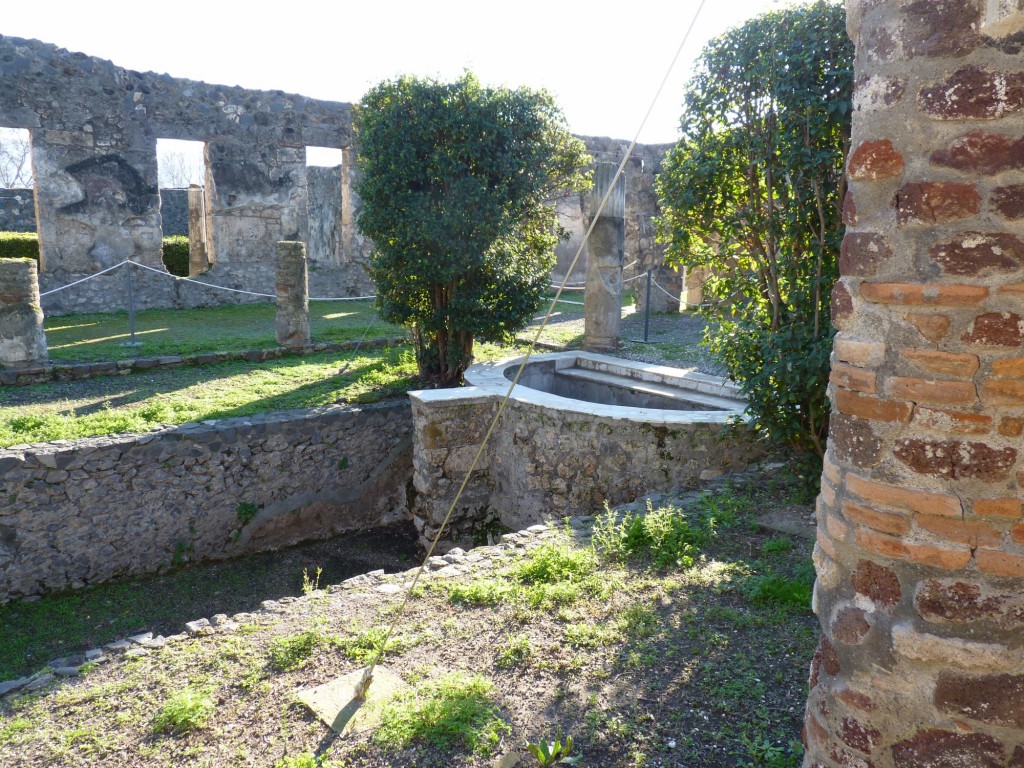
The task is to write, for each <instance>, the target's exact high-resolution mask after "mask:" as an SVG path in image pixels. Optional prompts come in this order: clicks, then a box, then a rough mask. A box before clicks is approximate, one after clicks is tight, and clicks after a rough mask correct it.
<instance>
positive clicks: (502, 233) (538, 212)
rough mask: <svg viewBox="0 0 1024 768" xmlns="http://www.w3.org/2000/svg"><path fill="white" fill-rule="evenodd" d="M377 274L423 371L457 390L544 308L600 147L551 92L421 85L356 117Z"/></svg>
mask: <svg viewBox="0 0 1024 768" xmlns="http://www.w3.org/2000/svg"><path fill="white" fill-rule="evenodd" d="M355 129H356V140H357V147H358V150H359V169H360V172H361V174H360V176H361V177H360V178H359V180H358V181H357V185H356V190H357V192H358V194H359V197H360V198H361V199H362V209H361V210H360V212H359V218H358V222H359V228H360V230H361V231H362V232H363V233H365V234H366V235H367V236H369V237H370V238H372V239H373V242H374V251H373V254H372V256H371V259H370V275H371V276H372V277H373V279H374V281H376V284H377V297H378V298H377V305H378V308H379V309H380V312H381V315H382V317H384V318H385V319H386V320H389V321H391V322H395V323H400V324H403V325H405V326H407V327H409V328H410V330H411V331H412V335H413V339H414V341H415V345H416V360H417V363H418V365H419V369H420V373H421V375H423V376H425V377H427V378H430V379H432V380H434V381H438V382H441V383H447V384H451V383H456V382H458V381H460V380H461V378H462V373H463V371H464V370H465V369H466V367H467V366H468V365H469V364H470V362H471V360H472V353H473V341H474V339H480V340H483V341H508V340H510V339H511V338H512V335H513V334H514V333H515V331H517V330H518V329H520V328H522V327H523V326H524V325H525V324H526V323H527V322H528V321H529V319H530V317H531V316H532V314H533V313H534V312H535V311H536V309H537V307H538V306H539V302H540V297H541V295H542V293H543V291H544V288H545V285H546V282H547V279H548V273H549V272H550V269H551V267H552V264H553V259H554V252H553V249H554V246H555V243H556V242H557V237H558V235H559V233H560V230H559V229H558V226H557V220H556V218H555V213H554V207H553V204H552V201H553V198H554V196H555V195H556V194H558V193H559V192H564V191H567V190H571V189H577V190H578V189H583V188H585V187H586V185H587V184H588V181H587V177H586V174H585V173H584V168H585V167H586V166H587V165H588V161H589V159H588V157H587V155H586V149H585V147H584V145H583V143H582V142H581V141H579V140H578V139H576V138H575V137H573V136H572V134H570V133H569V131H568V129H567V128H566V125H565V119H564V117H563V116H562V113H561V111H560V110H559V109H558V107H557V106H556V105H555V103H554V101H553V100H552V97H551V96H550V95H549V94H547V93H546V92H544V91H532V90H529V89H526V88H520V89H518V90H509V89H506V88H486V87H483V86H481V85H480V83H479V82H478V81H477V80H476V78H474V77H473V76H472V75H471V74H468V73H467V74H465V75H463V77H462V78H461V79H459V80H457V81H456V82H453V83H439V82H436V81H434V80H421V79H417V78H414V77H402V78H400V79H397V80H394V81H390V82H385V83H382V84H380V85H378V86H376V87H374V88H373V89H371V90H370V91H369V92H368V93H367V94H366V95H365V96H364V97H363V99H362V101H361V102H360V104H359V106H358V107H357V109H356V114H355Z"/></svg>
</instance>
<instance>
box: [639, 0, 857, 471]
mask: <svg viewBox="0 0 1024 768" xmlns="http://www.w3.org/2000/svg"><path fill="white" fill-rule="evenodd" d="M852 59H853V46H852V44H851V43H850V41H849V39H848V38H847V35H846V28H845V13H844V9H843V6H842V4H841V3H837V2H831V1H827V0H817V1H816V2H812V3H809V4H807V5H802V6H796V7H792V8H787V9H784V10H781V11H773V12H770V13H766V14H764V15H762V16H758V17H756V18H754V19H751V20H750V21H748V22H746V23H745V24H743V25H742V26H740V27H738V28H736V29H733V30H730V31H729V32H727V33H725V34H724V35H722V36H721V37H719V38H717V39H715V40H712V41H711V42H710V43H709V44H708V45H707V47H706V48H705V49H704V51H703V53H702V54H701V57H700V59H699V62H698V68H697V73H696V75H695V76H694V77H693V79H692V80H691V81H690V83H689V85H688V86H687V91H686V97H685V112H684V114H683V117H682V120H681V133H682V138H681V139H680V140H679V142H678V143H677V144H676V146H675V147H674V148H673V149H672V151H671V152H670V153H669V155H668V157H667V158H666V161H665V167H664V171H663V173H662V174H661V175H660V176H659V179H658V191H659V194H660V196H661V199H662V206H663V210H664V215H663V216H662V217H661V219H660V221H659V233H660V237H661V238H662V240H663V241H664V242H665V243H666V245H667V254H668V257H669V259H670V260H671V261H672V262H674V263H676V264H679V265H683V266H686V267H688V268H704V269H708V270H710V277H709V278H708V280H707V282H706V284H705V296H706V298H707V300H708V301H709V303H708V304H706V305H705V307H704V312H705V314H706V315H707V316H708V317H709V319H712V320H714V321H716V322H715V323H712V324H710V327H709V330H708V334H707V337H706V343H707V344H708V345H709V347H710V349H711V351H712V353H713V354H715V355H716V356H717V357H718V358H719V359H720V360H721V361H722V362H723V363H724V364H725V366H726V368H727V370H728V372H729V375H730V377H731V378H733V379H734V380H735V381H737V382H738V383H739V384H740V385H741V386H742V388H743V392H744V394H745V395H746V397H747V400H748V403H749V407H748V412H749V413H750V415H751V416H752V417H753V426H754V427H755V428H756V429H758V430H759V431H760V432H761V433H762V434H764V435H765V436H767V437H768V438H769V439H770V440H771V442H772V443H774V444H775V445H778V446H784V447H789V448H791V449H794V450H795V451H796V452H797V453H798V454H799V455H801V456H810V457H811V459H810V461H811V462H812V463H813V462H815V461H817V462H819V463H820V456H821V455H822V454H823V452H824V447H825V446H824V443H825V435H826V434H827V429H828V400H827V398H826V396H825V388H826V383H827V379H828V357H829V350H830V348H831V343H832V335H833V333H834V332H833V329H832V328H831V326H830V324H829V304H830V301H829V299H830V292H831V288H832V286H833V284H834V282H835V280H836V276H837V271H838V270H837V262H838V254H839V245H840V241H841V238H842V215H841V214H842V205H843V198H844V195H845V181H844V173H843V162H844V158H845V156H846V152H847V149H848V145H849V135H850V113H851V98H852ZM812 474H814V473H812Z"/></svg>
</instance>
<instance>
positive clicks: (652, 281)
mask: <svg viewBox="0 0 1024 768" xmlns="http://www.w3.org/2000/svg"><path fill="white" fill-rule="evenodd" d="M651 285H653V286H654V287H655V288H657V289H658V290H659V291H661V292H662V293H664V294H665V295H666V296H668V297H669V298H670V299H672V301H679V297H678V296H675V295H673V294H672V293H670V292H669V291H666V290H665V289H664V288H662V287H661V286H660V285H658V281H657V280H655V279H654V278H651Z"/></svg>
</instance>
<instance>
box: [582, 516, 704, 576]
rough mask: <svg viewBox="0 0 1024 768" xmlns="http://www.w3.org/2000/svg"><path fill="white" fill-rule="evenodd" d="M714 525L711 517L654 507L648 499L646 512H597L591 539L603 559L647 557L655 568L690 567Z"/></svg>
mask: <svg viewBox="0 0 1024 768" xmlns="http://www.w3.org/2000/svg"><path fill="white" fill-rule="evenodd" d="M715 525H716V521H715V519H714V518H712V517H705V516H703V515H699V514H692V513H688V512H686V511H685V510H683V509H680V508H679V507H675V506H665V507H658V508H657V509H655V508H654V507H653V506H652V504H651V502H650V501H648V502H647V512H646V514H642V515H634V514H633V513H631V512H627V513H626V514H625V515H623V516H622V517H621V518H620V517H619V516H618V515H617V514H616V513H615V512H612V511H610V510H609V511H606V512H604V513H603V514H601V515H599V516H598V519H597V521H596V522H595V524H594V536H593V543H594V548H595V549H596V550H597V551H598V552H600V553H601V555H602V556H603V557H604V558H605V559H607V560H612V561H623V560H626V559H629V558H638V559H639V558H649V559H650V560H651V562H652V563H653V564H654V566H655V567H657V568H666V567H670V566H675V567H679V568H692V567H693V566H694V563H695V562H696V558H697V556H698V555H699V554H700V551H701V549H703V548H704V547H705V546H707V544H708V543H709V542H710V540H711V538H712V536H713V535H714V532H715Z"/></svg>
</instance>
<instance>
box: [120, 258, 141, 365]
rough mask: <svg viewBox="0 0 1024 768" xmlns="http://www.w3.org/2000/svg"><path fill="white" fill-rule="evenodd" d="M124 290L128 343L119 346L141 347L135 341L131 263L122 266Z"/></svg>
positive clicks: (139, 343) (139, 342) (138, 342)
mask: <svg viewBox="0 0 1024 768" xmlns="http://www.w3.org/2000/svg"><path fill="white" fill-rule="evenodd" d="M124 282H125V290H127V291H128V336H129V339H128V341H126V342H124V343H122V344H121V346H122V347H141V346H142V342H141V341H136V340H135V292H134V290H133V289H132V262H131V261H127V262H125V265H124Z"/></svg>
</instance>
